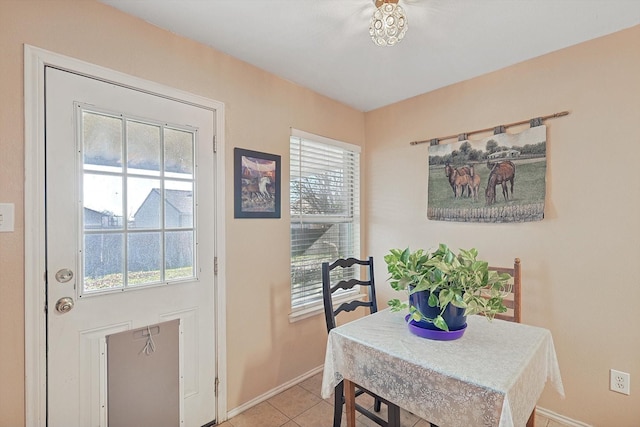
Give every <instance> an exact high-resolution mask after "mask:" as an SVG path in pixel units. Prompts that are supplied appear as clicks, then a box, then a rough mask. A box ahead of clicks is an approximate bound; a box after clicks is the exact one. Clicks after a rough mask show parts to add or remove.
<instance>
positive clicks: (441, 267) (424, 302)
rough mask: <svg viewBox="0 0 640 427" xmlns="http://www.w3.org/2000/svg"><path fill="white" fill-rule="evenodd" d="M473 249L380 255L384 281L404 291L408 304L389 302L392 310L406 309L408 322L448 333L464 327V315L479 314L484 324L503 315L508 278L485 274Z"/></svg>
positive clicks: (395, 251) (486, 266) (484, 266)
mask: <svg viewBox="0 0 640 427" xmlns="http://www.w3.org/2000/svg"><path fill="white" fill-rule="evenodd" d="M477 256H478V251H477V250H476V249H475V248H472V249H469V250H463V249H461V250H460V251H459V252H458V254H455V253H454V252H453V251H451V249H449V247H447V245H445V244H440V245H439V246H438V249H437V250H436V251H432V252H429V251H425V250H423V249H418V250H416V251H414V252H412V251H411V250H409V248H407V249H404V250H402V249H391V251H390V253H389V254H387V255H385V257H384V260H385V262H386V264H387V271H388V272H389V274H390V277H389V279H388V280H389V283H390V285H391V287H392V288H393V289H395V290H397V291H406V292H407V293H408V295H409V301H408V304H407V303H405V302H401V301H400V300H399V299H392V300H390V301H389V306H390V307H391V310H392V311H399V310H402V309H405V308H407V307H409V319H410V320H413V323H414V324H417V325H418V326H420V327H423V328H427V329H438V330H442V331H453V330H458V329H463V328H464V327H466V316H467V315H471V314H483V315H484V316H486V317H487V318H488V319H489V320H491V319H493V317H494V315H495V314H497V313H504V312H505V311H507V308H506V307H505V306H504V304H503V298H504V296H505V295H506V294H507V293H508V292H509V291H510V287H511V284H510V280H511V276H510V275H509V274H507V273H498V272H496V271H493V270H489V264H488V263H487V262H486V261H481V260H478V259H477Z"/></svg>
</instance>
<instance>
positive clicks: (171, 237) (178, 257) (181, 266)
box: [165, 231, 193, 280]
mask: <svg viewBox="0 0 640 427" xmlns="http://www.w3.org/2000/svg"><path fill="white" fill-rule="evenodd" d="M165 246H166V249H165V252H166V254H167V258H166V265H165V268H166V274H167V280H169V279H186V278H191V277H193V231H171V232H167V233H166V234H165Z"/></svg>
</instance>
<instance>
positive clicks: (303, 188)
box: [289, 129, 360, 312]
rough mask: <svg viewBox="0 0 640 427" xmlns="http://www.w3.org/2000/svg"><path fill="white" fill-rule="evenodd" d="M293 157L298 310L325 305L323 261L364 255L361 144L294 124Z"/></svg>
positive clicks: (295, 304)
mask: <svg viewBox="0 0 640 427" xmlns="http://www.w3.org/2000/svg"><path fill="white" fill-rule="evenodd" d="M290 157H291V158H290V165H291V166H290V167H291V170H290V193H289V194H290V206H291V208H290V209H291V308H292V311H294V312H295V311H296V310H303V309H306V308H309V307H310V306H314V305H318V306H319V305H321V302H322V272H321V264H322V263H323V262H325V261H328V262H332V261H334V260H336V259H337V258H347V257H358V256H359V254H360V147H358V146H356V145H352V144H346V143H343V142H339V141H335V140H331V139H329V138H324V137H321V136H317V135H313V134H309V133H306V132H303V131H298V130H295V129H292V133H291V140H290ZM347 274H351V275H355V274H359V272H358V271H356V270H354V271H353V272H350V273H347Z"/></svg>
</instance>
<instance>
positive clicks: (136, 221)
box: [127, 178, 162, 229]
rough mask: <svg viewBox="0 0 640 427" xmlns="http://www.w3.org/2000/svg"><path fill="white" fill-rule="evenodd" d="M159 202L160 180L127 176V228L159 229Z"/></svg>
mask: <svg viewBox="0 0 640 427" xmlns="http://www.w3.org/2000/svg"><path fill="white" fill-rule="evenodd" d="M161 202H162V192H161V189H160V180H158V179H148V178H128V179H127V207H128V210H129V228H135V229H140V228H146V229H148V228H154V229H159V228H160V224H161V223H162V221H161V219H162V211H161Z"/></svg>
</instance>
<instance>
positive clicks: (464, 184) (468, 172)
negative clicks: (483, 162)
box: [444, 163, 480, 199]
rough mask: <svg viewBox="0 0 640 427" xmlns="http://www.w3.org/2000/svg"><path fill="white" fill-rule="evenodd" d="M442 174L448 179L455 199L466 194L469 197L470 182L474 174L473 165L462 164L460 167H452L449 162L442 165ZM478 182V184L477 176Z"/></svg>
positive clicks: (470, 191)
mask: <svg viewBox="0 0 640 427" xmlns="http://www.w3.org/2000/svg"><path fill="white" fill-rule="evenodd" d="M444 174H445V175H446V177H447V178H448V179H449V185H451V189H452V190H453V197H455V198H456V199H458V198H460V197H462V196H464V195H465V192H466V195H467V197H470V196H471V194H472V190H471V186H470V184H471V182H472V181H473V176H474V174H475V172H474V170H473V166H462V167H460V168H454V167H453V166H451V165H450V164H449V163H447V164H446V165H445V166H444ZM478 184H480V181H479V178H478Z"/></svg>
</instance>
